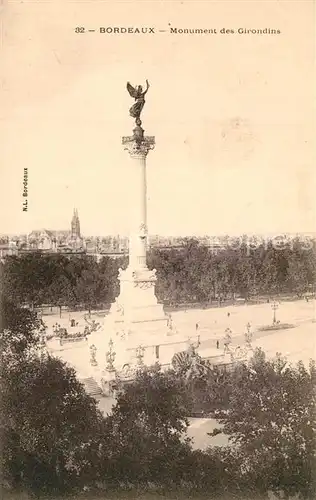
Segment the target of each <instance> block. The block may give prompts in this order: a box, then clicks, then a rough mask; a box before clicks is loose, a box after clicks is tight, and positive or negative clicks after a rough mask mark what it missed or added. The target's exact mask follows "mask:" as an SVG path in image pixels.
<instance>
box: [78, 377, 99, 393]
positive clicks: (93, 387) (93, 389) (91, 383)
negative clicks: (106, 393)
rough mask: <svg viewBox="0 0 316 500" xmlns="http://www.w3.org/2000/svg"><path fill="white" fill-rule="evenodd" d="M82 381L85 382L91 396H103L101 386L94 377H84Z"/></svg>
mask: <svg viewBox="0 0 316 500" xmlns="http://www.w3.org/2000/svg"><path fill="white" fill-rule="evenodd" d="M80 382H81V383H82V384H83V386H84V388H85V391H86V393H87V394H89V396H101V394H102V391H101V388H100V387H99V386H98V384H97V383H96V381H95V380H94V378H92V377H88V378H83V379H81V380H80Z"/></svg>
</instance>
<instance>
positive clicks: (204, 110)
mask: <svg viewBox="0 0 316 500" xmlns="http://www.w3.org/2000/svg"><path fill="white" fill-rule="evenodd" d="M314 23H315V18H314V13H313V2H312V1H304V0H299V1H296V0H291V1H283V0H272V1H269V2H263V1H255V0H253V1H252V0H250V1H249V0H248V1H241V0H236V1H234V2H232V1H220V2H212V1H198V0H194V2H193V1H192V2H190V1H183V2H176V1H171V0H168V1H158V0H156V1H146V2H145V1H136V0H133V1H132V0H130V1H115V2H114V1H111V2H110V1H101V0H94V1H93V2H92V1H90V2H89V1H83V0H81V1H79V0H77V1H73V0H72V1H70V0H62V1H61V0H46V1H45V0H42V1H36V2H35V1H30V0H24V1H22V2H21V1H18V0H11V1H5V0H4V2H3V3H2V6H1V28H2V29H1V37H2V43H1V54H0V57H1V68H0V82H1V93H0V185H1V196H0V233H9V234H15V233H27V232H30V231H32V230H35V229H41V228H46V229H67V228H69V226H70V219H71V216H72V212H73V208H74V207H77V208H78V211H79V216H80V222H81V230H82V233H83V234H84V235H93V234H95V235H106V234H127V233H128V211H129V207H128V200H130V199H131V192H130V186H131V185H132V183H131V176H133V171H132V170H133V168H132V167H133V165H132V162H131V160H130V158H129V156H128V153H127V152H126V151H124V150H123V147H122V145H121V137H122V136H125V135H131V133H132V129H133V126H134V124H133V120H132V118H130V116H129V113H128V110H129V107H130V106H131V105H132V104H133V102H132V100H131V98H130V96H129V95H128V93H127V91H126V82H127V81H130V82H131V83H132V84H133V85H136V84H143V85H144V84H145V80H146V79H148V80H149V82H150V85H151V87H150V89H149V92H148V94H147V96H146V97H147V98H146V104H145V107H144V110H143V114H142V120H143V127H144V129H145V132H146V134H148V135H151V136H152V135H153V136H155V137H156V147H155V149H154V150H153V151H150V152H149V154H148V157H147V181H148V226H149V232H150V233H151V234H161V235H193V234H196V235H201V234H211V235H213V234H242V233H277V232H282V233H283V232H292V233H293V232H313V231H315V195H314V193H315V188H316V182H315V172H314V171H315V156H314V149H315V130H314V112H315V100H314V97H315V96H314V88H315V74H314V63H315V54H314V36H315V32H314ZM77 26H78V27H81V26H83V27H85V28H86V29H95V30H96V31H95V32H93V33H92V32H91V33H84V34H82V33H80V34H79V33H75V28H76V27H77ZM100 26H104V27H117V26H118V27H154V29H155V33H154V34H142V35H140V34H101V33H99V27H100ZM170 27H173V28H175V27H177V28H178V29H179V28H180V29H181V28H182V29H183V28H191V29H192V28H193V29H200V28H203V29H216V30H217V34H203V35H201V34H174V33H170ZM222 28H226V29H234V30H235V31H236V30H238V28H244V29H264V28H270V29H279V30H280V31H281V33H280V34H279V35H268V34H265V35H263V34H262V35H260V34H236V33H235V34H221V33H220V30H221V29H222ZM159 30H166V31H165V32H159ZM24 168H27V169H28V198H27V200H28V211H27V212H23V210H22V206H23V201H25V199H24V198H23V173H24Z"/></svg>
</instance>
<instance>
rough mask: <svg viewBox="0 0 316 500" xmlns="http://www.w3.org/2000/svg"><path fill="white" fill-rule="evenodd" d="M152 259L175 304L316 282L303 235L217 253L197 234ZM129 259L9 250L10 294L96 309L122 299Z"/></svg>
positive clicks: (315, 263)
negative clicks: (287, 242)
mask: <svg viewBox="0 0 316 500" xmlns="http://www.w3.org/2000/svg"><path fill="white" fill-rule="evenodd" d="M148 264H149V267H150V268H155V269H157V277H158V282H157V287H156V293H157V296H158V298H159V300H160V301H164V302H166V303H171V304H176V303H180V302H199V303H202V302H203V303H209V302H210V301H212V300H213V299H215V298H219V297H220V298H222V299H232V298H235V297H243V298H245V299H251V298H253V297H255V298H257V297H258V296H260V295H261V296H262V295H265V296H267V295H277V294H280V293H290V294H294V295H297V296H299V297H300V296H302V295H303V294H305V293H309V292H312V291H313V290H314V285H315V282H316V247H315V245H312V244H308V245H306V244H305V243H304V242H301V241H300V240H298V239H297V240H294V241H293V242H292V244H291V246H285V247H281V248H278V247H276V246H275V245H274V244H273V243H272V242H270V243H269V244H265V245H258V246H256V247H255V248H251V247H250V246H249V245H247V244H246V243H243V244H240V245H239V246H238V247H236V248H234V247H232V246H228V247H227V248H226V249H223V250H220V251H219V252H218V253H217V254H214V252H213V251H212V249H211V248H210V247H207V246H205V245H202V244H199V243H198V241H196V240H194V239H191V240H188V241H187V242H186V243H185V244H184V246H183V247H182V248H179V249H152V250H151V251H150V252H149V255H148ZM126 265H127V259H126V258H122V259H117V260H114V259H111V258H109V257H103V258H102V259H101V261H100V262H97V261H96V260H95V258H93V257H89V256H85V255H83V256H72V257H70V258H68V257H66V256H64V255H62V254H56V255H48V254H40V253H33V254H24V255H21V256H18V257H17V256H10V257H7V258H6V259H5V261H4V264H2V266H3V270H2V274H3V278H4V285H5V289H6V296H7V297H14V300H15V301H18V302H19V303H21V304H22V303H28V304H32V305H40V304H51V305H56V306H61V305H65V306H70V307H72V306H74V305H75V304H76V305H78V304H81V305H82V306H84V307H86V308H87V309H91V308H93V307H96V306H97V305H101V304H103V305H104V304H108V303H110V302H112V301H113V300H114V298H115V297H116V296H117V294H118V280H117V276H118V269H119V267H125V266H126ZM314 291H315V290H314Z"/></svg>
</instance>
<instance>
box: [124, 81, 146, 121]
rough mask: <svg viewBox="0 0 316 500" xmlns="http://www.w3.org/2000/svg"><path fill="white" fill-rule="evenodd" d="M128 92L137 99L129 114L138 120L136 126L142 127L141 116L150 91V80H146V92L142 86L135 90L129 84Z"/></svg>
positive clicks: (128, 83)
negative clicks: (146, 96)
mask: <svg viewBox="0 0 316 500" xmlns="http://www.w3.org/2000/svg"><path fill="white" fill-rule="evenodd" d="M126 87H127V90H128V93H129V95H130V96H131V97H133V98H134V99H135V101H136V102H135V104H133V106H132V107H131V108H130V110H129V114H130V116H131V117H132V118H135V119H136V125H141V120H140V114H141V112H142V109H143V107H144V104H145V95H146V93H147V92H148V89H149V83H148V80H146V90H143V87H142V86H141V85H137V86H136V87H135V88H134V87H133V86H132V85H131V84H130V82H127V85H126Z"/></svg>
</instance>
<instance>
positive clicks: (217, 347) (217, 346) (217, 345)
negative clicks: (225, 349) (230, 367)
mask: <svg viewBox="0 0 316 500" xmlns="http://www.w3.org/2000/svg"><path fill="white" fill-rule="evenodd" d="M216 349H219V341H218V340H217V341H216Z"/></svg>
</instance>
